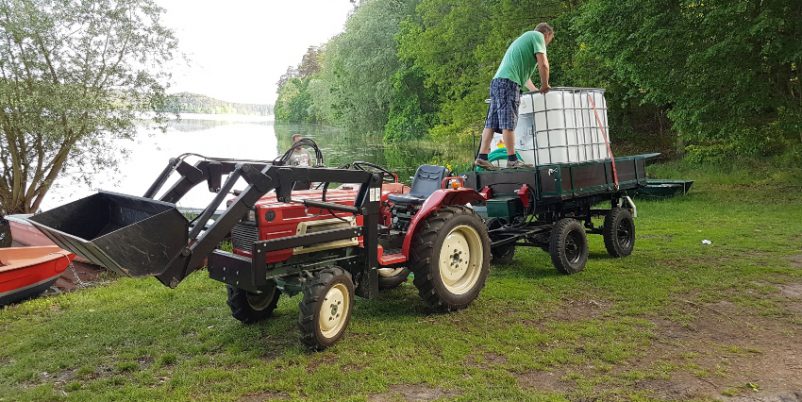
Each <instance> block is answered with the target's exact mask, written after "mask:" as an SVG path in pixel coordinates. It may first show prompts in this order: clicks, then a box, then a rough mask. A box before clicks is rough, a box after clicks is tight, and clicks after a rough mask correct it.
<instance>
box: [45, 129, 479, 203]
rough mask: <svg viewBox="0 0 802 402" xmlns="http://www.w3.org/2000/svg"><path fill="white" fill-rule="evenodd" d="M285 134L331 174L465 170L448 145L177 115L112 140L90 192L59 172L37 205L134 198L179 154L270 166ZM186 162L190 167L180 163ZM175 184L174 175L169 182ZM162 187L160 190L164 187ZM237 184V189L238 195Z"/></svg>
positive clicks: (196, 199)
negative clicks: (361, 164) (110, 156)
mask: <svg viewBox="0 0 802 402" xmlns="http://www.w3.org/2000/svg"><path fill="white" fill-rule="evenodd" d="M293 133H300V134H302V135H303V136H305V137H307V138H312V139H313V140H315V142H317V144H318V146H319V147H320V148H321V150H322V152H323V156H324V159H325V164H326V166H329V167H336V166H342V165H344V164H346V163H350V162H354V161H358V160H362V161H368V162H373V163H377V164H379V165H382V166H385V167H387V168H389V169H390V170H392V171H395V172H398V174H399V177H400V178H401V179H402V181H406V182H409V176H411V175H413V174H414V172H415V169H417V167H418V166H419V165H421V164H424V163H438V164H444V163H451V164H453V165H454V166H457V165H458V164H461V165H465V164H466V163H468V162H469V161H471V160H472V155H473V148H472V146H471V145H464V146H454V145H452V144H443V143H435V142H432V141H414V142H408V143H404V144H395V145H385V144H384V143H382V140H381V135H380V134H376V133H365V132H352V131H348V130H344V129H339V128H335V127H325V126H316V125H309V124H285V123H275V122H273V121H272V120H271V119H268V118H260V117H255V116H220V115H199V114H183V115H182V118H181V120H172V121H170V122H168V124H167V130H166V132H164V133H162V132H159V131H157V130H154V129H153V127H151V126H150V125H149V124H148V123H145V122H143V123H141V124H140V126H139V129H138V131H137V135H136V138H135V139H134V140H133V141H131V140H126V141H123V140H119V141H116V142H115V144H114V145H115V147H117V148H119V149H121V154H122V153H123V152H124V153H126V154H127V156H126V157H123V158H122V159H120V161H119V164H118V169H117V171H116V172H115V171H112V170H108V171H103V172H100V173H98V174H97V175H96V176H94V177H93V178H92V180H91V185H87V184H86V183H79V182H77V181H76V180H74V178H75V176H76V174H75V173H70V172H66V173H65V174H62V175H61V176H60V177H59V178H58V179H57V180H56V182H55V183H54V185H53V188H52V189H51V190H50V192H49V193H48V195H47V198H46V199H45V200H44V202H43V203H42V207H41V209H42V210H47V209H51V208H54V207H57V206H59V205H62V204H64V203H67V202H70V201H74V200H76V199H79V198H82V197H85V196H88V195H91V194H94V193H95V192H97V191H98V190H101V189H102V190H106V191H113V192H118V193H123V194H130V195H142V194H144V193H145V191H146V190H147V189H148V187H150V185H151V183H152V182H153V181H154V180H155V179H156V177H157V176H158V175H159V173H160V172H161V171H162V169H164V167H165V166H166V165H167V162H168V160H169V159H170V158H171V157H176V156H178V155H181V154H184V153H196V154H201V155H205V156H214V157H226V158H232V159H256V160H272V159H273V158H275V157H276V156H278V155H280V154H283V153H284V151H286V150H287V149H288V148H289V146H290V143H291V139H290V137H291V136H292V134H293ZM188 161H191V162H194V161H192V160H188ZM174 177H175V178H177V175H176V176H174ZM169 183H170V182H168V185H167V186H165V188H168V187H169ZM245 186H246V184H245V183H244V182H243V181H241V182H240V183H238V185H237V188H244V187H245ZM212 197H213V194H211V193H209V191H208V189H207V188H206V186H205V185H204V184H200V185H198V186H197V187H196V188H195V189H193V190H192V191H191V192H190V193H188V194H187V195H186V196H185V197H184V198H183V199H182V200H181V201H180V202H179V203H178V205H179V206H180V207H184V208H203V207H205V206H206V205H207V204H208V203H209V201H211V199H212Z"/></svg>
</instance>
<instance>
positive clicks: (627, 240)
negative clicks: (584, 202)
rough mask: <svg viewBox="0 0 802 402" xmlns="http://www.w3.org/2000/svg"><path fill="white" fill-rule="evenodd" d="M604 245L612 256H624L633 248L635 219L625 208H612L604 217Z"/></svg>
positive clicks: (630, 252)
mask: <svg viewBox="0 0 802 402" xmlns="http://www.w3.org/2000/svg"><path fill="white" fill-rule="evenodd" d="M602 235H603V236H604V247H605V248H606V249H607V253H608V254H610V255H611V256H613V257H626V256H628V255H630V254H632V250H633V249H634V248H635V221H633V220H632V214H631V213H630V212H629V210H627V209H625V208H618V207H616V208H613V209H611V210H610V212H609V213H608V214H607V216H606V217H604V228H603V229H602Z"/></svg>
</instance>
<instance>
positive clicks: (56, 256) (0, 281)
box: [0, 246, 75, 306]
mask: <svg viewBox="0 0 802 402" xmlns="http://www.w3.org/2000/svg"><path fill="white" fill-rule="evenodd" d="M74 258H75V255H74V254H72V253H70V252H68V251H65V250H62V249H60V248H58V247H56V246H45V247H12V248H5V249H0V263H2V264H3V265H1V266H0V306H4V305H6V304H9V303H14V302H17V301H21V300H25V299H28V298H31V297H34V296H37V295H39V294H40V293H42V292H44V291H45V290H47V289H48V288H49V287H50V286H51V285H52V284H53V283H54V282H55V281H56V280H57V279H58V278H59V276H61V274H62V273H64V271H65V270H66V269H67V267H68V266H69V264H70V263H71V262H72V260H73V259H74Z"/></svg>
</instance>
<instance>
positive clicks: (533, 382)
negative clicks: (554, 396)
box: [517, 371, 573, 393]
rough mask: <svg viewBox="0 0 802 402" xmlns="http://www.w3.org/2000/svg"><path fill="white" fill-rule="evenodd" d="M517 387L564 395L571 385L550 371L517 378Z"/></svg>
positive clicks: (531, 372) (535, 372)
mask: <svg viewBox="0 0 802 402" xmlns="http://www.w3.org/2000/svg"><path fill="white" fill-rule="evenodd" d="M517 377H518V386H520V387H521V388H527V389H532V390H539V391H545V392H559V393H564V392H567V391H569V390H570V389H571V388H573V384H571V383H569V382H567V381H563V380H561V379H560V375H559V374H557V373H554V372H551V371H530V372H527V373H523V374H520V375H518V376H517Z"/></svg>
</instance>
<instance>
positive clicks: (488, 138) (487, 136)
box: [479, 128, 493, 154]
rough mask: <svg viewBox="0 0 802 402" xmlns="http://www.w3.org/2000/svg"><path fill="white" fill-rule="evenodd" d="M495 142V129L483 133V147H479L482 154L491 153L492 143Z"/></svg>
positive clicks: (487, 129) (488, 129)
mask: <svg viewBox="0 0 802 402" xmlns="http://www.w3.org/2000/svg"><path fill="white" fill-rule="evenodd" d="M492 141H493V129H492V128H486V129H484V130H483V131H482V145H481V146H480V147H479V153H480V154H489V153H490V142H492Z"/></svg>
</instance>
